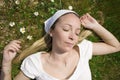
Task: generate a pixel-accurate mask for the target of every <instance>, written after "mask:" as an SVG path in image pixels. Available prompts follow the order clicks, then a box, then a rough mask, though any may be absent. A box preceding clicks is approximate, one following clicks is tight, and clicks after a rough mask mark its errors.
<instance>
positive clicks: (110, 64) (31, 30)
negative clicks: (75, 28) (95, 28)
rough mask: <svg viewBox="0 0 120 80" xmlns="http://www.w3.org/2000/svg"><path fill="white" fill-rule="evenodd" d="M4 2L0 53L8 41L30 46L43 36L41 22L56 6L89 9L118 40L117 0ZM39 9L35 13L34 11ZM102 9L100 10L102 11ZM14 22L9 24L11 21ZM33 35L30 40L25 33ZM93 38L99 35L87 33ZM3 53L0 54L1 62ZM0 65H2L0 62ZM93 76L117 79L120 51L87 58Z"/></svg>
mask: <svg viewBox="0 0 120 80" xmlns="http://www.w3.org/2000/svg"><path fill="white" fill-rule="evenodd" d="M4 1H5V4H4V6H0V53H2V50H3V48H4V46H5V45H6V44H8V43H9V41H11V40H14V39H21V40H22V41H23V43H22V50H23V49H24V48H26V47H28V46H30V45H31V44H32V43H33V42H34V41H36V40H37V39H39V38H40V37H41V36H43V34H44V31H43V28H44V27H43V26H44V25H43V22H44V21H45V20H46V19H47V18H48V17H50V16H51V15H52V14H53V13H54V12H55V11H56V10H58V9H63V8H64V9H68V6H73V10H74V11H76V12H77V13H78V14H80V15H83V14H84V13H87V12H89V13H90V14H91V15H92V16H93V17H95V18H96V19H97V20H99V21H100V22H101V24H103V26H104V27H105V28H107V29H108V30H109V31H110V32H112V33H113V34H114V35H115V36H116V37H117V38H118V39H119V41H120V35H119V34H120V15H119V13H120V7H119V4H120V0H115V1H114V0H55V2H51V1H50V0H49V1H48V0H40V1H38V4H35V3H37V0H35V1H36V2H35V1H34V2H31V1H29V0H21V2H20V4H19V5H17V4H15V2H14V1H13V0H11V1H9V0H4ZM34 12H39V15H38V16H35V15H34V14H33V13H34ZM101 13H102V14H101ZM11 21H12V22H15V26H13V27H11V26H10V25H9V23H10V22H11ZM22 27H25V28H26V32H25V33H24V34H22V33H21V32H20V31H19V30H20V28H22ZM28 35H32V37H33V38H32V40H28V39H27V38H26V37H27V36H28ZM89 39H90V40H92V41H98V40H99V39H100V38H99V37H96V36H95V35H93V36H90V37H89ZM1 60H2V54H0V64H1ZM0 66H1V65H0ZM19 67H20V66H19V64H14V65H13V71H12V75H13V76H15V75H16V74H17V73H18V71H19ZM90 67H91V71H92V76H93V80H119V79H120V52H118V53H114V54H110V55H104V56H93V58H92V60H91V61H90Z"/></svg>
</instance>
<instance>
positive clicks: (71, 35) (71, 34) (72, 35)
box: [69, 32, 75, 40]
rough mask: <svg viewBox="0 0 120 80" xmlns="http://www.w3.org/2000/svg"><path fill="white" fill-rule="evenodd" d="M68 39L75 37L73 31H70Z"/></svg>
mask: <svg viewBox="0 0 120 80" xmlns="http://www.w3.org/2000/svg"><path fill="white" fill-rule="evenodd" d="M69 39H71V40H74V39H75V34H74V32H70V35H69Z"/></svg>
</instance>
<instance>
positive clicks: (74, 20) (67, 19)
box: [57, 13, 81, 27]
mask: <svg viewBox="0 0 120 80" xmlns="http://www.w3.org/2000/svg"><path fill="white" fill-rule="evenodd" d="M57 22H58V23H61V24H70V25H74V26H79V25H80V24H81V23H80V19H79V16H77V15H76V14H74V13H68V14H65V15H63V16H61V17H60V18H59V19H58V21H57ZM79 27H80V26H79Z"/></svg>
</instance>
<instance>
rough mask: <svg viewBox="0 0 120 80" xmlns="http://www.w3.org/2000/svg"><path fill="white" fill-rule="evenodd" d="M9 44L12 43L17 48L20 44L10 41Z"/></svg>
mask: <svg viewBox="0 0 120 80" xmlns="http://www.w3.org/2000/svg"><path fill="white" fill-rule="evenodd" d="M11 45H14V46H16V47H18V48H21V46H20V44H18V43H12V44H11Z"/></svg>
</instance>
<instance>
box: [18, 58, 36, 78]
mask: <svg viewBox="0 0 120 80" xmlns="http://www.w3.org/2000/svg"><path fill="white" fill-rule="evenodd" d="M20 69H21V71H22V72H23V73H24V74H25V75H26V76H27V77H29V78H31V79H34V78H35V74H34V72H36V70H35V68H34V63H33V61H32V59H31V57H30V56H29V57H27V58H25V60H24V61H23V62H22V64H21V68H20Z"/></svg>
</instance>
